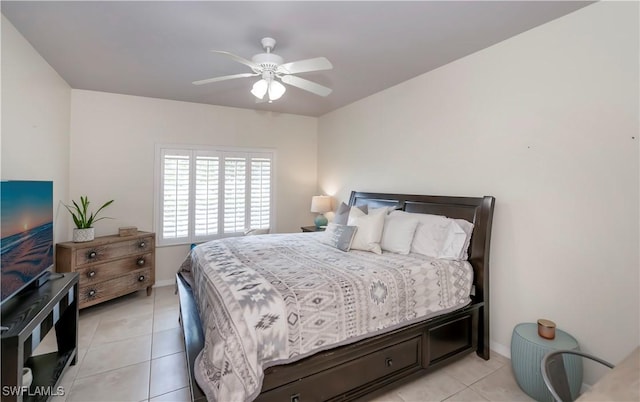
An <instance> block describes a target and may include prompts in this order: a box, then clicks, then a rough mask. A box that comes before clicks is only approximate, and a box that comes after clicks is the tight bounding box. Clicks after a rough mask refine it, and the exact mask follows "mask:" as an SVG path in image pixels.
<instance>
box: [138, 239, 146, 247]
mask: <svg viewBox="0 0 640 402" xmlns="http://www.w3.org/2000/svg"><path fill="white" fill-rule="evenodd" d="M146 245H147V244H146V243H145V242H143V241H141V242H140V243H138V247H140V248H144V246H146Z"/></svg>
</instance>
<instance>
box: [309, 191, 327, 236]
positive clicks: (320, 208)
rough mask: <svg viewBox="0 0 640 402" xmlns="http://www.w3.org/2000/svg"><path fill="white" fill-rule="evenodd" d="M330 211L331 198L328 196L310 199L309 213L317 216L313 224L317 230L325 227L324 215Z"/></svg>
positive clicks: (325, 219) (316, 196) (317, 196)
mask: <svg viewBox="0 0 640 402" xmlns="http://www.w3.org/2000/svg"><path fill="white" fill-rule="evenodd" d="M329 211H331V197H329V196H328V195H314V196H313V197H312V198H311V212H315V213H317V214H319V215H318V216H317V217H316V219H315V221H314V223H315V224H316V227H317V228H320V227H323V226H327V223H328V221H327V218H326V217H325V216H324V214H325V213H327V212H329Z"/></svg>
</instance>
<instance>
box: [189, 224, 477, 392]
mask: <svg viewBox="0 0 640 402" xmlns="http://www.w3.org/2000/svg"><path fill="white" fill-rule="evenodd" d="M322 235H323V233H295V234H274V235H264V236H245V237H233V238H227V239H221V240H215V241H211V242H208V243H205V244H202V245H200V246H198V247H196V248H194V249H193V250H192V251H191V253H190V255H189V256H188V257H187V259H186V260H185V261H184V263H183V264H182V266H181V271H183V272H185V271H187V272H190V275H191V276H192V281H193V284H192V287H193V292H194V295H195V298H196V302H197V306H198V310H199V313H200V317H201V321H202V327H203V331H204V335H205V345H204V348H203V350H202V352H201V353H200V354H199V355H198V357H197V359H196V363H195V373H194V374H195V378H196V381H197V382H198V385H199V386H200V388H202V390H203V391H204V393H205V394H206V396H207V399H208V400H210V401H245V400H253V399H254V398H255V397H257V396H258V394H259V393H260V390H261V388H262V379H263V376H264V373H263V372H264V369H265V368H267V367H270V366H273V365H278V364H286V363H291V362H294V361H296V360H300V359H302V358H304V357H307V356H309V355H311V354H314V353H317V352H319V351H322V350H327V349H330V348H334V347H337V346H340V345H344V344H348V343H353V342H356V341H358V340H360V339H363V338H365V337H368V336H373V335H377V334H380V333H383V332H387V331H391V330H394V329H396V328H398V327H401V326H404V325H408V324H411V323H414V322H417V321H421V320H424V319H426V318H429V317H434V316H436V315H439V314H444V313H448V312H451V311H453V310H457V309H459V308H462V307H464V306H466V305H467V304H469V303H470V297H469V294H470V291H471V286H472V283H473V269H472V267H471V265H470V264H469V263H468V262H467V261H452V260H438V259H431V258H428V257H425V256H422V255H418V254H409V255H400V254H394V253H384V254H382V255H376V254H374V253H370V252H365V251H355V250H352V251H350V252H343V251H340V250H338V249H335V248H333V247H331V246H328V245H326V244H323V243H321V242H320V241H318V239H319V238H320V236H322Z"/></svg>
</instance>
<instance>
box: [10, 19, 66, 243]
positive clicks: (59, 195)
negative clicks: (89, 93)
mask: <svg viewBox="0 0 640 402" xmlns="http://www.w3.org/2000/svg"><path fill="white" fill-rule="evenodd" d="M1 87H2V124H1V127H2V152H1V159H2V163H1V166H2V167H1V176H2V179H3V180H51V181H53V200H54V203H55V205H54V217H53V222H54V241H55V242H60V241H67V240H70V236H69V222H70V221H69V216H68V212H66V210H65V209H64V207H63V206H62V205H60V201H63V202H66V199H67V193H68V191H69V116H70V111H69V110H70V109H69V108H70V102H71V88H70V87H69V85H68V84H67V83H66V82H65V81H64V80H63V79H62V78H61V77H60V76H59V75H58V73H56V72H55V71H54V70H53V68H51V66H50V65H49V64H48V63H47V62H46V61H45V60H44V59H43V58H42V57H41V56H40V55H39V54H38V53H37V52H36V51H35V49H34V48H33V47H32V46H31V45H30V44H29V42H27V41H26V40H25V39H24V37H23V36H22V35H21V34H20V33H19V32H18V31H17V30H16V29H15V27H14V26H13V25H12V24H11V23H10V22H9V20H7V19H6V18H5V17H4V16H2V83H1Z"/></svg>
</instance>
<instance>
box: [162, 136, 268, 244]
mask: <svg viewBox="0 0 640 402" xmlns="http://www.w3.org/2000/svg"><path fill="white" fill-rule="evenodd" d="M156 160H157V162H156V183H158V184H157V188H158V190H157V191H156V208H157V211H158V212H157V214H156V222H157V226H158V228H159V229H157V230H156V231H157V232H158V245H170V244H185V243H194V242H200V241H206V240H210V239H214V238H218V237H224V236H237V235H238V234H242V233H243V232H244V231H245V230H246V229H265V228H270V227H272V214H273V210H272V209H273V169H274V168H273V164H274V153H273V152H255V151H251V150H243V149H238V148H234V149H223V148H221V149H217V148H208V147H189V146H187V147H184V148H182V149H175V148H173V149H168V148H167V149H165V148H163V147H162V146H157V151H156Z"/></svg>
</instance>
